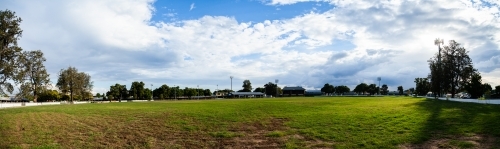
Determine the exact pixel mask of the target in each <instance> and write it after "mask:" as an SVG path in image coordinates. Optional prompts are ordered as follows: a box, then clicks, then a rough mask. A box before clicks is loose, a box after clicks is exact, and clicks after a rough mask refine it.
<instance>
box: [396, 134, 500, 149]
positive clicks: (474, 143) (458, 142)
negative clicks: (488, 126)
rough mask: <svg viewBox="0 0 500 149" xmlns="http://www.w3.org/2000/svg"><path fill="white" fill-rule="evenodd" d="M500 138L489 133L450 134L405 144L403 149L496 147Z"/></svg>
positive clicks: (474, 148)
mask: <svg viewBox="0 0 500 149" xmlns="http://www.w3.org/2000/svg"><path fill="white" fill-rule="evenodd" d="M497 139H498V138H496V137H493V136H489V135H478V134H474V135H471V136H448V137H444V138H439V139H431V140H428V141H425V142H423V143H420V144H404V145H400V146H399V147H400V148H402V149H441V148H447V149H459V148H472V149H486V148H493V147H495V143H496V140H497Z"/></svg>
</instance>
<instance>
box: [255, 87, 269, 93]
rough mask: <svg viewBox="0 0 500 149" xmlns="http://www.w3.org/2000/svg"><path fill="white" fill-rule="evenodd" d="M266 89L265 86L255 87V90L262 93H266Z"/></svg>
mask: <svg viewBox="0 0 500 149" xmlns="http://www.w3.org/2000/svg"><path fill="white" fill-rule="evenodd" d="M265 91H266V90H265V89H264V88H263V87H257V88H255V90H253V92H261V93H265Z"/></svg>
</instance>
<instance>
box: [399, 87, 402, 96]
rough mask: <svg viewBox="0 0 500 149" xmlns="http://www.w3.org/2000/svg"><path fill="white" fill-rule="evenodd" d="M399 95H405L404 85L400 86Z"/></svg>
mask: <svg viewBox="0 0 500 149" xmlns="http://www.w3.org/2000/svg"><path fill="white" fill-rule="evenodd" d="M398 92H399V95H403V86H398Z"/></svg>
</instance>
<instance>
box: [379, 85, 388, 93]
mask: <svg viewBox="0 0 500 149" xmlns="http://www.w3.org/2000/svg"><path fill="white" fill-rule="evenodd" d="M380 93H381V94H382V95H387V94H388V93H389V87H388V86H387V84H384V85H382V88H381V91H380Z"/></svg>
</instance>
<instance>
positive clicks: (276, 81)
mask: <svg viewBox="0 0 500 149" xmlns="http://www.w3.org/2000/svg"><path fill="white" fill-rule="evenodd" d="M274 82H275V83H276V98H278V95H279V93H278V82H279V80H278V79H276V80H274Z"/></svg>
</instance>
